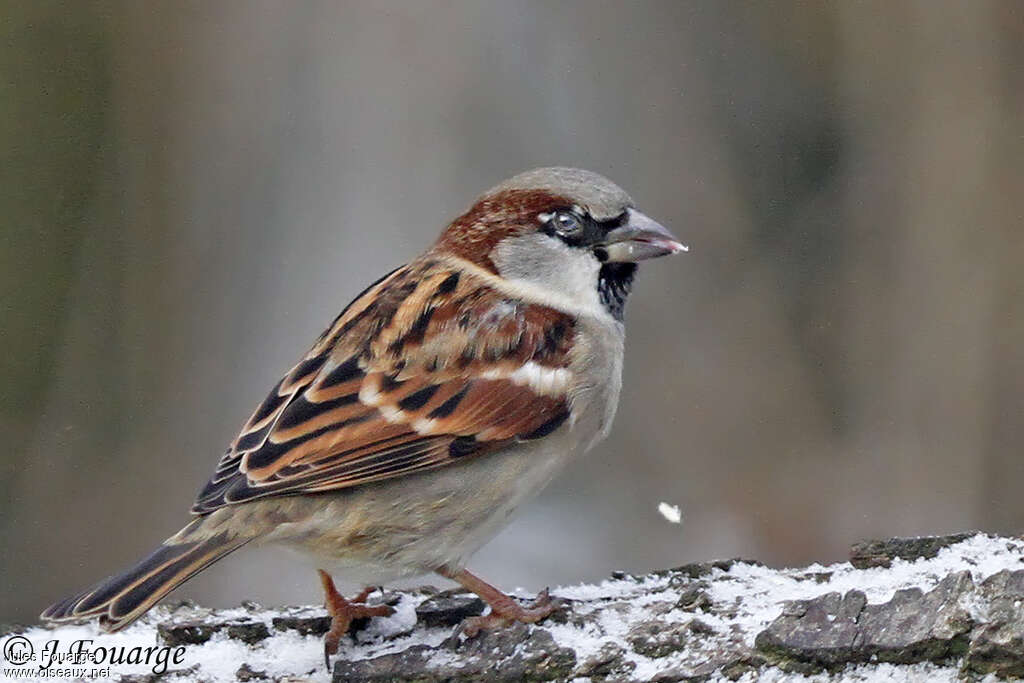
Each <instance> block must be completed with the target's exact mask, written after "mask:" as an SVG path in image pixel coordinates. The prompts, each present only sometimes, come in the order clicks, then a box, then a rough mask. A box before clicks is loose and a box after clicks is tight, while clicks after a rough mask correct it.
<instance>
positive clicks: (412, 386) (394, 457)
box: [192, 259, 575, 514]
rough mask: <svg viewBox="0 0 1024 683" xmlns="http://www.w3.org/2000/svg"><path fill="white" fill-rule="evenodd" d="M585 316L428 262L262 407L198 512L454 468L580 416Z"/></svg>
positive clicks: (361, 311) (360, 306)
mask: <svg viewBox="0 0 1024 683" xmlns="http://www.w3.org/2000/svg"><path fill="white" fill-rule="evenodd" d="M574 329H575V320H574V318H573V317H572V316H570V315H567V314H565V313H561V312H559V311H556V310H554V309H550V308H546V307H544V306H538V305H536V304H529V303H526V302H523V301H521V300H519V299H516V298H513V297H508V296H504V295H502V294H499V293H498V292H496V291H495V290H493V289H491V288H489V287H487V286H486V285H485V283H483V282H482V281H481V280H480V278H479V276H474V275H471V274H469V273H467V272H464V271H460V270H457V269H454V268H451V267H445V265H444V263H442V262H437V261H433V260H430V259H424V260H420V261H417V262H413V263H412V264H410V265H408V266H405V267H403V268H400V269H398V270H396V271H394V272H392V273H390V274H389V275H387V276H385V277H384V278H383V279H381V280H380V281H379V282H377V283H375V284H374V285H372V286H371V287H370V288H369V289H367V290H366V291H365V292H364V293H363V294H361V295H360V296H359V297H358V298H357V299H356V300H355V301H353V302H352V304H350V305H349V307H348V308H346V309H345V310H344V311H343V312H342V313H341V315H339V316H338V318H337V319H336V320H335V321H334V323H333V324H332V325H331V327H330V328H328V330H327V331H326V332H324V334H323V335H322V336H321V337H320V339H319V340H318V341H317V343H316V344H315V345H314V346H313V348H312V349H311V350H310V352H309V353H308V354H307V355H306V357H305V358H303V359H302V361H301V362H299V363H298V364H297V365H296V366H295V367H294V368H292V370H291V371H290V372H289V373H288V374H287V375H286V376H285V377H284V378H283V379H282V380H281V381H280V382H278V384H277V386H276V387H274V389H273V390H272V391H271V392H270V395H269V396H268V397H267V399H266V400H265V401H264V402H263V403H262V404H261V405H260V407H259V408H257V409H256V411H255V412H254V413H253V415H252V417H251V418H250V419H249V421H248V422H247V423H246V425H245V427H244V428H243V429H242V432H241V433H240V434H239V435H238V437H237V438H236V439H235V441H234V442H233V443H232V444H231V447H230V448H229V449H228V451H227V452H226V453H225V454H224V456H223V457H222V458H221V460H220V463H219V464H218V466H217V470H216V472H215V473H214V475H213V477H212V478H211V479H210V481H209V482H208V483H207V484H206V486H205V487H204V488H203V490H202V491H201V492H200V494H199V497H198V499H197V500H196V503H195V505H193V507H192V512H193V513H196V514H204V513H208V512H211V511H212V510H215V509H217V508H219V507H222V506H224V505H229V504H232V503H239V502H243V501H247V500H252V499H254V498H261V497H265V496H272V495H273V496H277V495H288V494H295V493H302V492H317V491H327V490H333V489H341V488H346V487H350V486H356V485H359V484H364V483H367V482H372V481H380V480H383V479H390V478H393V477H399V476H402V475H405V474H409V473H412V472H419V471H423V470H427V469H432V468H436V467H442V466H445V465H448V464H451V463H453V462H456V461H459V460H461V459H464V458H467V457H471V456H476V455H480V454H483V453H487V452H490V451H493V450H494V449H496V448H499V447H501V446H503V445H505V444H507V443H509V442H511V441H513V440H516V439H521V440H522V439H536V438H541V437H543V436H546V435H547V434H549V433H551V432H552V431H554V430H555V429H556V428H557V427H558V426H560V425H561V424H562V423H563V422H565V421H566V420H567V419H568V418H569V416H570V406H569V400H568V397H567V390H568V385H569V381H570V379H571V377H570V374H569V373H570V371H569V369H568V365H569V348H570V344H571V341H572V336H573V333H574Z"/></svg>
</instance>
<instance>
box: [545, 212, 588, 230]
mask: <svg viewBox="0 0 1024 683" xmlns="http://www.w3.org/2000/svg"><path fill="white" fill-rule="evenodd" d="M551 220H552V223H553V224H554V226H555V230H557V231H558V232H560V233H562V234H563V235H572V234H575V233H577V232H579V231H580V230H582V229H583V222H582V221H580V217H579V216H577V215H576V214H574V213H569V212H568V211H559V212H558V213H556V214H555V215H554V217H553V218H552V219H551Z"/></svg>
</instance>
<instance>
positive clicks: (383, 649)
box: [0, 534, 1024, 682]
mask: <svg viewBox="0 0 1024 683" xmlns="http://www.w3.org/2000/svg"><path fill="white" fill-rule="evenodd" d="M552 592H553V594H554V595H555V596H556V597H558V598H560V599H561V600H562V602H563V606H562V607H561V608H560V609H559V610H558V611H557V612H556V613H555V614H554V615H553V616H552V617H551V618H550V619H548V620H547V621H545V622H544V623H542V624H539V625H536V626H524V625H517V626H514V627H511V628H508V629H504V630H500V631H495V632H491V633H485V634H482V635H480V636H478V637H477V638H474V639H467V638H465V637H464V636H462V635H459V634H457V633H456V629H455V627H456V625H457V624H458V623H459V622H460V621H461V620H462V619H463V618H465V617H466V616H470V615H474V614H479V613H481V612H482V611H483V609H484V605H483V603H482V602H480V600H479V599H477V598H475V597H474V596H471V595H466V594H462V593H459V592H455V591H438V590H436V589H433V588H423V589H420V590H418V591H408V592H386V593H384V594H383V595H379V594H378V595H377V596H375V597H376V600H378V601H384V602H387V603H388V604H391V605H393V606H394V607H395V609H396V611H395V614H394V615H393V616H391V617H388V618H380V619H373V620H372V621H370V622H369V623H364V624H358V625H357V626H358V629H357V630H356V631H355V633H354V636H353V638H351V639H349V640H347V641H346V642H343V644H342V648H341V650H340V652H339V653H338V655H337V656H336V658H335V660H334V663H333V671H331V672H330V673H329V672H328V671H327V670H326V669H325V667H324V662H323V651H322V639H321V636H322V634H323V633H324V632H325V630H326V629H327V626H328V620H327V618H326V616H325V614H324V610H323V609H321V608H319V607H286V608H273V609H271V608H264V607H260V606H258V605H255V604H246V605H243V606H241V607H239V608H236V609H230V610H209V609H204V608H201V607H198V606H195V605H191V604H179V605H176V606H169V607H160V608H158V609H156V610H154V611H153V612H152V613H151V614H150V615H148V616H147V617H146V618H144V619H143V620H142V621H141V622H139V623H138V624H136V625H134V626H132V627H131V628H129V629H127V630H126V631H124V632H122V633H118V634H113V635H105V634H101V633H99V632H98V630H97V629H96V627H95V626H93V625H81V626H64V627H60V628H53V629H47V628H40V627H30V628H19V629H13V630H12V629H7V632H6V633H4V634H3V635H2V636H0V641H3V643H4V656H5V657H7V656H8V655H11V656H15V657H21V658H23V659H24V657H25V652H27V649H26V647H25V642H27V643H28V644H29V646H30V648H31V649H32V650H33V653H34V658H35V659H33V660H32V661H26V662H25V663H24V664H20V665H18V664H14V663H11V662H10V661H8V660H6V659H5V660H4V661H3V663H2V666H3V667H4V672H5V673H6V675H7V676H10V675H11V674H10V673H9V671H10V670H11V667H13V666H19V667H20V668H22V669H25V668H34V667H38V666H40V665H41V664H42V663H43V662H42V661H40V658H41V657H42V655H43V654H44V653H45V652H47V651H51V652H52V651H56V652H58V653H66V652H68V651H69V649H70V650H74V647H75V645H74V644H75V643H76V642H78V641H91V642H89V643H87V644H85V645H82V646H80V647H78V650H79V651H83V650H86V651H89V652H91V653H93V654H94V655H95V656H94V657H93V659H92V660H89V661H86V662H84V663H68V662H66V661H65V662H64V663H59V662H55V663H54V664H52V665H51V666H61V667H70V666H83V667H97V668H98V669H100V670H99V671H95V672H92V674H97V673H104V672H103V671H102V669H104V668H105V669H106V671H105V675H106V676H107V677H109V678H111V679H113V680H123V681H144V680H207V681H256V680H264V679H276V680H281V679H289V680H304V679H309V680H321V681H324V680H329V679H330V678H331V677H332V676H333V680H335V681H413V680H414V681H477V680H486V681H520V680H535V681H548V680H555V681H567V680H573V679H576V680H598V681H604V680H607V681H662V682H668V681H710V680H732V681H737V680H739V681H802V680H814V681H875V680H878V681H955V680H963V679H965V678H966V679H982V678H987V679H991V680H995V679H996V678H1010V679H1013V678H1015V677H1021V676H1024V541H1022V540H1021V539H1020V538H1000V537H994V536H986V535H982V534H959V535H955V536H947V537H929V538H916V539H893V540H890V541H875V542H869V543H861V544H857V545H856V546H854V548H853V551H852V553H851V562H849V563H841V564H835V565H829V566H821V565H813V566H810V567H803V568H799V569H770V568H768V567H764V566H762V565H760V564H758V563H757V562H751V561H745V560H726V561H718V562H708V563H701V564H690V565H685V566H682V567H677V568H675V569H667V570H664V571H656V572H652V573H651V574H648V575H644V576H633V575H627V574H622V573H616V574H614V575H613V576H612V577H611V578H609V579H608V580H606V581H604V582H602V583H601V584H598V585H581V586H570V587H562V588H557V589H554V590H553V591H552ZM370 602H371V603H372V602H374V598H371V600H370ZM16 637H20V638H22V640H21V641H17V642H18V644H19V645H21V646H22V647H21V649H20V650H17V649H14V648H12V647H11V645H10V641H11V639H12V638H16ZM53 641H57V642H56V643H53ZM47 645H50V647H49V650H47ZM147 648H148V650H147ZM19 652H20V653H21V654H19ZM161 652H165V653H166V656H165V655H161V654H160V653H161ZM147 653H149V654H148V655H147ZM100 654H102V655H103V658H102V659H101V658H100V657H99V655H100ZM147 657H148V661H142V660H144V659H146V658H147ZM161 659H162V660H163V661H162V663H161V662H160V661H157V660H161ZM94 678H95V676H94Z"/></svg>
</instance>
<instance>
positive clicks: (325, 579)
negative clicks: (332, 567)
mask: <svg viewBox="0 0 1024 683" xmlns="http://www.w3.org/2000/svg"><path fill="white" fill-rule="evenodd" d="M317 571H318V572H319V573H320V583H322V584H323V587H324V606H325V607H327V613H328V614H329V615H330V616H331V628H330V630H329V631H327V635H326V636H324V664H325V665H326V666H327V669H328V671H329V670H330V668H331V656H332V655H333V654H335V653H336V652H337V651H338V646H339V645H340V643H341V637H342V636H344V635H345V634H346V633H348V629H349V627H350V626H352V622H353V621H354V620H356V619H362V618H364V617H389V616H391V615H392V614H394V613H395V610H394V609H393V608H391V607H388V606H387V605H374V606H373V607H370V606H369V605H366V604H364V603H365V602H366V599H367V598H368V597H370V593H372V592H373V590H374V589H373V587H369V588H364V589H363V590H362V592H360V593H359V595H357V596H355V597H354V598H352V599H351V600H347V599H346V598H345V596H343V595H342V594H341V593H339V592H338V589H337V588H335V587H334V580H333V579H332V578H331V575H330V574H328V573H327V572H325V571H324V570H323V569H318V570H317Z"/></svg>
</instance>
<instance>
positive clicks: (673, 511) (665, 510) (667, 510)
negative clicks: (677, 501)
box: [658, 501, 683, 524]
mask: <svg viewBox="0 0 1024 683" xmlns="http://www.w3.org/2000/svg"><path fill="white" fill-rule="evenodd" d="M658 512H659V513H661V516H662V517H664V518H665V519H667V520H668V521H670V522H672V523H673V524H679V523H680V522H682V521H683V513H682V512H681V511H680V509H679V506H678V505H669V504H668V503H666V502H665V501H662V502H660V503H658Z"/></svg>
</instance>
